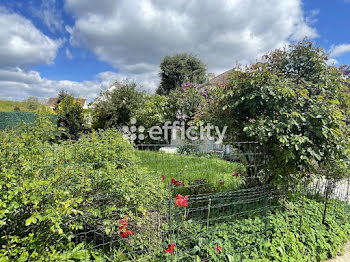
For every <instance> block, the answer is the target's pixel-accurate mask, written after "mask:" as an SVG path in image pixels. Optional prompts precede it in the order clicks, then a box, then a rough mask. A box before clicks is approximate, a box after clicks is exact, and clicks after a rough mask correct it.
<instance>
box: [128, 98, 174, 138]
mask: <svg viewBox="0 0 350 262" xmlns="http://www.w3.org/2000/svg"><path fill="white" fill-rule="evenodd" d="M168 100H169V99H168V98H167V97H166V96H161V95H157V94H155V95H147V96H145V97H144V103H143V104H142V106H139V107H137V108H136V109H135V111H134V113H133V115H132V116H133V117H134V118H135V119H136V120H137V125H139V126H143V127H145V129H146V130H150V128H151V127H152V126H162V125H163V124H164V123H165V122H166V121H167V115H168V106H169V104H168ZM155 142H156V143H158V144H159V143H164V141H163V140H160V141H159V140H158V141H154V140H151V139H150V138H148V137H146V138H145V140H143V141H142V143H145V144H152V143H155Z"/></svg>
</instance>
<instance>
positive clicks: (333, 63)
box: [327, 58, 339, 65]
mask: <svg viewBox="0 0 350 262" xmlns="http://www.w3.org/2000/svg"><path fill="white" fill-rule="evenodd" d="M338 63H339V62H338V60H337V59H335V58H328V61H327V64H328V65H337V64H338Z"/></svg>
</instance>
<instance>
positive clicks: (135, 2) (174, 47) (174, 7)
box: [65, 0, 317, 86]
mask: <svg viewBox="0 0 350 262" xmlns="http://www.w3.org/2000/svg"><path fill="white" fill-rule="evenodd" d="M65 8H66V9H67V10H68V11H69V12H71V13H72V14H73V16H74V17H75V19H76V21H75V24H74V26H73V27H66V29H67V31H68V32H69V33H70V35H71V37H70V42H71V43H72V44H74V45H80V46H85V47H86V48H88V49H89V50H91V51H93V52H94V53H95V54H97V56H98V57H99V58H100V59H101V60H104V61H107V62H109V63H111V64H112V65H113V66H114V67H115V68H116V69H118V70H120V71H121V72H123V73H124V74H130V75H132V76H135V77H136V78H139V77H140V76H142V77H145V78H146V81H145V82H147V85H148V84H149V83H148V82H152V86H156V85H157V83H158V81H159V79H158V77H157V71H158V66H159V63H160V61H161V59H162V57H163V56H164V55H166V54H173V53H175V52H191V53H194V54H196V55H198V56H199V58H201V59H202V60H203V62H204V63H205V64H207V66H208V70H209V71H213V72H215V73H221V72H222V71H224V70H227V69H229V68H232V67H233V66H234V64H235V62H240V63H247V62H251V61H254V60H255V59H256V58H259V57H260V56H261V55H262V54H264V53H266V52H267V51H270V50H272V49H274V48H277V47H281V46H283V45H284V44H286V43H288V42H289V41H290V40H300V39H302V38H304V37H310V38H313V37H317V32H316V30H315V29H314V28H312V27H311V26H310V24H312V22H313V21H315V18H314V17H315V16H316V15H317V11H313V12H311V14H310V16H309V18H307V17H306V16H305V15H304V13H303V10H302V3H301V0H283V1H281V0H265V1H256V0H217V1H209V0H207V1H188V0H177V1H157V0H120V1H115V0H100V1H98V2H93V1H85V0H66V2H65ZM145 85H146V84H145Z"/></svg>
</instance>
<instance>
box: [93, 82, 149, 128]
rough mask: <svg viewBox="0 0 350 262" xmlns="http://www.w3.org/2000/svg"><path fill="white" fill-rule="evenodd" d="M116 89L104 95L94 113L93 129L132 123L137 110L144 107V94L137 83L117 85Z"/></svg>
mask: <svg viewBox="0 0 350 262" xmlns="http://www.w3.org/2000/svg"><path fill="white" fill-rule="evenodd" d="M115 85H116V86H115V88H114V89H112V90H109V91H106V92H105V93H103V94H102V95H101V96H102V99H101V100H100V101H99V102H98V104H97V105H96V107H95V109H94V113H93V118H94V122H93V127H94V128H96V129H98V128H109V127H117V128H119V127H121V126H123V125H127V124H128V123H129V122H130V118H131V116H132V114H133V113H134V112H135V111H136V109H138V108H140V107H142V104H143V96H144V94H143V93H142V92H140V91H138V90H137V87H136V83H135V82H125V83H115Z"/></svg>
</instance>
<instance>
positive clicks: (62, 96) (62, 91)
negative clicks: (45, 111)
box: [54, 89, 69, 111]
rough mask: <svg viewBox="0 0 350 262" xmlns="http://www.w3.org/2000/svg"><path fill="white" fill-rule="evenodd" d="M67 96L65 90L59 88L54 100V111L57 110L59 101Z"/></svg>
mask: <svg viewBox="0 0 350 262" xmlns="http://www.w3.org/2000/svg"><path fill="white" fill-rule="evenodd" d="M67 96H69V94H68V93H67V91H66V90H63V89H61V90H60V92H59V93H58V97H57V102H56V105H55V107H54V110H55V111H57V109H58V105H59V103H61V102H62V101H63V100H64V99H65V98H66V97H67Z"/></svg>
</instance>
